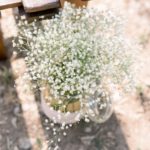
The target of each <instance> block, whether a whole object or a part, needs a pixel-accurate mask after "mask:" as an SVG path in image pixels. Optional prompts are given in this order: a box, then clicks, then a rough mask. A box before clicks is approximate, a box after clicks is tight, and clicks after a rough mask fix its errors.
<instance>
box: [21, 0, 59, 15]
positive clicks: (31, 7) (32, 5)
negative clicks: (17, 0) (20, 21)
mask: <svg viewBox="0 0 150 150" xmlns="http://www.w3.org/2000/svg"><path fill="white" fill-rule="evenodd" d="M22 3H23V6H24V9H25V11H26V12H27V13H31V12H38V11H43V10H47V9H51V8H57V7H59V6H60V2H59V0H38V1H36V0H22Z"/></svg>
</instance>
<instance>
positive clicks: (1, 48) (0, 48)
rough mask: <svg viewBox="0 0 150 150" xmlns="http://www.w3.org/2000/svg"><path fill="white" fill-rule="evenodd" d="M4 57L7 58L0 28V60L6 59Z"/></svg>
mask: <svg viewBox="0 0 150 150" xmlns="http://www.w3.org/2000/svg"><path fill="white" fill-rule="evenodd" d="M6 57H7V55H6V49H5V46H4V41H3V36H2V32H1V28H0V60H1V59H6Z"/></svg>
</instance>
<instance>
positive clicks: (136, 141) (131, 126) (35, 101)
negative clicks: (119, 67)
mask: <svg viewBox="0 0 150 150" xmlns="http://www.w3.org/2000/svg"><path fill="white" fill-rule="evenodd" d="M95 4H96V6H97V7H103V6H104V5H102V4H106V5H107V6H109V7H112V8H117V9H119V10H121V11H122V12H124V13H125V15H126V16H127V18H128V23H127V26H126V32H127V35H128V36H129V37H130V38H131V39H132V38H134V39H136V40H137V41H138V42H139V44H141V47H142V49H141V53H140V56H139V58H140V60H142V62H143V64H142V67H141V70H140V71H139V79H140V81H141V84H140V85H139V88H138V89H137V92H136V93H131V94H129V95H128V96H127V97H126V99H124V100H121V101H115V103H114V113H113V115H112V117H111V118H110V119H109V120H108V121H107V122H105V123H103V124H100V125H99V124H94V123H92V122H91V123H89V124H87V123H84V122H80V123H78V124H75V125H73V126H72V127H69V126H68V127H69V129H68V127H66V129H65V130H64V131H61V132H58V133H59V135H58V134H57V135H56V136H55V135H53V131H52V129H53V124H51V122H50V120H48V119H47V118H46V117H45V116H44V115H43V113H42V112H41V110H40V102H39V98H38V96H36V97H35V96H34V94H33V93H32V92H31V91H26V89H23V88H22V87H23V86H22V84H25V83H22V78H21V74H22V73H23V71H24V69H25V65H24V61H23V60H22V59H20V58H19V59H18V58H16V57H15V55H10V60H8V61H3V62H0V150H21V149H25V150H28V149H33V150H47V146H48V145H49V144H50V141H51V139H54V140H55V141H58V142H59V138H60V139H61V142H60V144H59V145H60V149H61V150H70V149H72V150H149V149H150V146H149V142H150V68H149V65H150V1H149V0H122V1H120V0H114V1H113V2H112V1H111V0H105V2H103V1H101V0H93V1H91V2H90V5H95ZM119 10H117V11H119ZM1 27H2V30H3V32H4V37H5V43H6V46H7V47H8V49H9V52H10V54H11V53H12V51H13V49H12V47H11V38H12V37H13V36H14V35H15V34H16V27H15V21H14V17H13V15H12V10H11V9H8V10H5V11H2V19H1ZM17 69H19V73H18V72H16V70H17ZM14 82H16V86H15V87H14ZM55 128H57V129H59V126H58V125H55ZM64 132H66V133H67V136H64V135H63V134H64ZM51 145H53V144H51ZM52 149H54V148H52ZM55 150H56V149H55Z"/></svg>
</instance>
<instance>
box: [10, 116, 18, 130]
mask: <svg viewBox="0 0 150 150" xmlns="http://www.w3.org/2000/svg"><path fill="white" fill-rule="evenodd" d="M11 123H12V125H13V127H14V128H17V118H16V117H13V118H12V119H11Z"/></svg>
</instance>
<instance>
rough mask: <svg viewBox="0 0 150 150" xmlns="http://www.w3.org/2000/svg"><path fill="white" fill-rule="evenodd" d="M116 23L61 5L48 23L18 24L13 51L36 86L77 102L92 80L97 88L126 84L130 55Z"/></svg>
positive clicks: (103, 15)
mask: <svg viewBox="0 0 150 150" xmlns="http://www.w3.org/2000/svg"><path fill="white" fill-rule="evenodd" d="M120 20H121V19H120V17H118V16H116V15H115V14H114V13H113V12H111V11H107V10H106V11H100V10H98V9H93V8H75V7H74V6H72V5H71V4H69V3H66V4H65V7H64V9H63V10H62V12H61V13H59V14H58V15H56V16H55V17H53V18H52V19H46V20H42V21H41V23H39V22H37V21H36V20H35V21H34V22H32V23H28V22H27V21H26V20H25V19H24V20H22V21H20V22H19V24H18V27H19V31H18V43H17V44H16V43H15V42H13V46H14V47H15V46H16V47H18V48H19V49H20V51H23V52H25V54H26V57H25V61H26V63H27V66H28V72H29V73H30V75H31V79H32V80H34V81H37V83H38V86H39V87H43V86H44V85H45V84H47V85H49V87H50V93H51V94H52V95H53V96H54V97H55V98H57V99H60V97H66V98H67V99H71V98H72V97H76V98H78V99H82V98H83V97H84V94H86V93H89V94H93V93H94V89H95V88H96V86H97V81H98V82H99V84H100V86H101V88H103V87H105V86H109V84H110V83H111V84H122V83H124V82H123V81H125V80H126V81H129V82H128V83H127V85H128V84H129V83H130V81H131V79H132V78H131V72H132V55H131V50H130V47H128V44H127V41H126V39H125V38H124V36H123V35H122V33H121V30H120V29H121V28H122V27H121V26H122V23H121V21H120ZM108 81H109V82H108ZM110 81H111V82H110ZM123 86H124V85H123ZM59 104H61V102H59Z"/></svg>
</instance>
